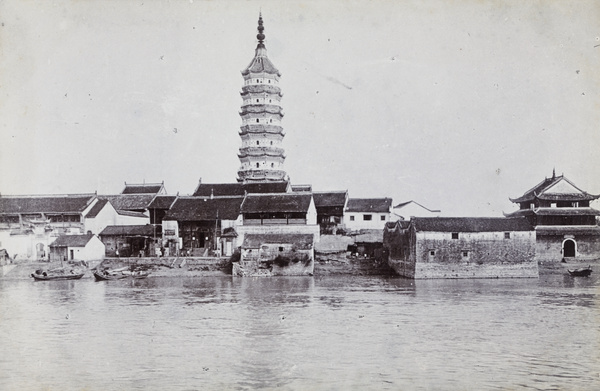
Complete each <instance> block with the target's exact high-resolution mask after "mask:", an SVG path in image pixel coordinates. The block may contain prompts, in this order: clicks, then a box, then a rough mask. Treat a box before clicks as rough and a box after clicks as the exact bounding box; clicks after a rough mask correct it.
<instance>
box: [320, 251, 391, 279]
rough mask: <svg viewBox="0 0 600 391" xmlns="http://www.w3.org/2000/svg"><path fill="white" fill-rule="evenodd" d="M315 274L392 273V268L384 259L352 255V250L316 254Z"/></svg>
mask: <svg viewBox="0 0 600 391" xmlns="http://www.w3.org/2000/svg"><path fill="white" fill-rule="evenodd" d="M314 273H315V276H320V275H321V276H322V275H334V274H340V275H341V274H346V275H354V276H374V275H391V274H393V272H392V269H391V268H390V266H389V265H388V263H387V262H386V261H385V260H383V259H374V258H365V257H359V256H352V255H351V253H350V252H346V251H344V252H339V253H328V254H319V253H317V254H316V255H315V272H314Z"/></svg>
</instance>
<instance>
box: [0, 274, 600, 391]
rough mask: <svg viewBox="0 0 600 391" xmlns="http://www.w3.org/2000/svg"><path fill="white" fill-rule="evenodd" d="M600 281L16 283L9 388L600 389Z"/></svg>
mask: <svg viewBox="0 0 600 391" xmlns="http://www.w3.org/2000/svg"><path fill="white" fill-rule="evenodd" d="M597 277H598V276H597V275H596V276H594V275H593V276H592V277H589V278H572V277H570V276H566V275H564V276H563V275H550V276H544V277H540V279H510V280H428V281H413V280H408V279H402V278H395V277H377V276H376V277H350V276H328V277H290V278H285V277H272V278H233V277H230V276H223V277H196V278H152V277H150V278H148V279H146V280H136V281H130V280H121V281H108V282H95V281H93V280H92V279H89V278H84V279H82V280H76V281H51V282H47V281H46V282H33V281H29V280H2V279H0V333H1V334H0V335H1V339H0V351H1V355H0V389H1V390H255V389H261V390H271V389H273V390H275V389H276V390H519V389H522V390H531V389H533V390H598V389H600V311H599V300H600V290H599V287H600V282H599V280H598V278H597Z"/></svg>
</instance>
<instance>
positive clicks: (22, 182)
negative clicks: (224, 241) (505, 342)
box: [0, 0, 600, 216]
mask: <svg viewBox="0 0 600 391" xmlns="http://www.w3.org/2000/svg"><path fill="white" fill-rule="evenodd" d="M261 10H262V15H263V19H264V26H265V34H266V41H265V44H266V47H267V50H268V55H269V58H270V59H271V61H272V62H273V63H274V64H275V66H276V67H278V69H279V70H280V71H281V73H282V78H281V83H280V86H281V88H282V90H283V94H284V97H283V99H282V106H283V109H284V112H285V117H284V119H283V127H284V129H285V131H286V133H287V134H286V137H285V139H284V148H285V149H286V153H287V159H286V162H285V169H286V171H287V172H288V174H289V176H290V178H291V180H292V183H294V184H312V185H313V190H316V191H322V190H348V191H349V194H350V196H351V197H392V198H393V199H394V203H395V204H396V203H400V202H404V201H409V200H415V201H417V202H419V203H421V204H423V205H425V206H427V207H429V208H432V209H441V210H442V212H443V215H446V216H468V215H487V216H502V212H503V211H505V212H509V211H512V210H514V209H515V206H514V205H513V204H512V203H510V201H509V200H508V197H516V196H520V195H521V194H523V193H524V192H525V191H526V190H528V189H529V188H531V187H532V186H534V185H536V184H537V183H538V182H539V181H541V180H542V179H544V177H545V176H550V175H552V169H553V168H554V167H555V168H556V172H557V174H562V173H564V174H565V176H566V177H567V178H569V179H571V180H572V181H574V182H575V184H577V185H579V187H581V188H583V189H584V190H587V191H588V192H591V193H594V194H598V193H600V157H599V156H600V2H598V1H593V0H590V1H586V0H576V1H564V0H556V1H524V2H520V1H469V0H464V1H445V0H444V1H443V0H440V1H425V2H422V1H337V0H335V1H333V0H332V1H329V0H324V1H299V2H293V1H285V2H275V1H197V0H196V1H151V0H150V1H149V0H136V1H130V0H119V1H92V0H88V1H85V0H79V1H41V0H40V1H34V0H31V1H28V0H0V22H1V26H0V148H1V150H0V163H1V167H0V192H1V193H2V194H54V193H88V192H94V191H98V193H101V194H107V193H118V192H120V191H121V190H122V189H123V186H124V182H128V183H141V182H144V181H145V182H161V181H164V182H165V186H166V188H167V191H168V192H169V193H171V194H175V193H177V192H179V193H180V194H182V195H185V194H189V193H192V192H193V191H194V189H195V187H196V185H197V183H198V180H199V178H202V181H203V182H207V183H208V182H213V183H214V182H235V180H236V175H237V170H238V168H239V165H240V162H239V159H238V157H237V152H238V148H239V147H240V145H241V140H240V138H239V135H238V131H239V126H240V124H241V119H240V117H239V115H238V112H239V110H240V106H241V104H242V100H241V97H240V95H239V93H240V91H241V87H242V83H243V79H242V76H241V74H240V71H241V70H242V69H244V68H245V67H246V66H247V65H248V64H249V63H250V61H251V59H252V58H253V56H254V49H255V47H256V43H257V42H256V33H257V32H256V26H257V19H258V13H259V11H261Z"/></svg>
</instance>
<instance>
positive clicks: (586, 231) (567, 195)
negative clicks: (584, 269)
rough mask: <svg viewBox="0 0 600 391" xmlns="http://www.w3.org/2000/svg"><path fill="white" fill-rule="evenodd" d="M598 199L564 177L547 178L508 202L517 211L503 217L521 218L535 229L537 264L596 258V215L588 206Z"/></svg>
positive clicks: (599, 240)
mask: <svg viewBox="0 0 600 391" xmlns="http://www.w3.org/2000/svg"><path fill="white" fill-rule="evenodd" d="M598 198H600V195H594V194H590V193H588V192H586V191H584V190H581V189H580V188H579V187H577V186H576V185H575V184H574V183H573V182H571V181H570V180H569V179H567V178H566V177H565V176H564V175H560V176H557V175H556V173H555V172H554V171H553V172H552V177H551V178H545V179H544V180H543V181H541V182H540V183H538V184H537V185H535V186H534V187H533V188H531V189H529V190H527V191H526V192H525V194H523V195H522V196H520V197H517V198H510V200H511V201H512V202H514V203H515V204H518V205H519V210H517V211H515V212H513V213H510V214H505V215H506V216H507V217H517V216H524V217H526V218H527V219H528V220H529V221H530V223H531V224H532V225H533V226H534V227H535V231H536V257H537V259H538V260H540V261H561V260H564V261H573V260H582V261H583V260H591V259H599V258H600V227H599V226H598V216H600V211H598V210H597V209H594V208H592V207H591V206H590V202H591V201H593V200H596V199H598Z"/></svg>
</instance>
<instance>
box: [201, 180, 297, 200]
mask: <svg viewBox="0 0 600 391" xmlns="http://www.w3.org/2000/svg"><path fill="white" fill-rule="evenodd" d="M288 186H289V183H288V182H285V181H282V182H257V183H241V182H240V183H200V184H199V185H198V187H197V188H196V190H195V191H194V194H193V195H194V196H201V197H210V196H211V195H213V196H215V197H217V196H243V195H244V194H245V193H248V194H251V193H285V192H286V191H287V189H288Z"/></svg>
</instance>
